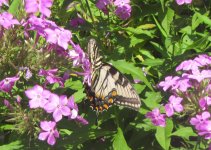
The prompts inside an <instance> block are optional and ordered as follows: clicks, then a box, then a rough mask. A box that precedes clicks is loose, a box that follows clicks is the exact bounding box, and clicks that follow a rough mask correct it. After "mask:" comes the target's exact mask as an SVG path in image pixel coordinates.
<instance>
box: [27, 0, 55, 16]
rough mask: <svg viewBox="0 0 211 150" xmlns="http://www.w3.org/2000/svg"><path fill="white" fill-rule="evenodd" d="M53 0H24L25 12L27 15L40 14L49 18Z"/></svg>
mask: <svg viewBox="0 0 211 150" xmlns="http://www.w3.org/2000/svg"><path fill="white" fill-rule="evenodd" d="M52 4H53V0H25V10H26V12H27V13H36V12H41V13H42V14H43V15H44V16H46V17H50V15H51V11H50V10H49V8H50V7H51V6H52Z"/></svg>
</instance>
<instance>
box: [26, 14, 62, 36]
mask: <svg viewBox="0 0 211 150" xmlns="http://www.w3.org/2000/svg"><path fill="white" fill-rule="evenodd" d="M23 26H24V27H25V30H26V31H28V30H33V31H37V33H38V34H39V35H41V36H42V37H45V36H46V33H45V31H44V30H45V29H46V28H51V29H54V28H58V26H57V25H56V24H55V22H53V21H50V20H47V19H45V18H38V17H36V16H30V18H29V19H28V20H27V22H26V23H24V24H23Z"/></svg>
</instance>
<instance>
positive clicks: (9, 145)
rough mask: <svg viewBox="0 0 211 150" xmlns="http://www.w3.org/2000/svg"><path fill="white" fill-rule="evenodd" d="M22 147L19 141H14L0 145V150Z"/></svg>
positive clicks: (14, 149) (13, 149) (12, 149)
mask: <svg viewBox="0 0 211 150" xmlns="http://www.w3.org/2000/svg"><path fill="white" fill-rule="evenodd" d="M22 148H23V145H22V144H21V142H20V141H14V142H11V143H9V144H5V145H2V146H0V149H1V150H16V149H22Z"/></svg>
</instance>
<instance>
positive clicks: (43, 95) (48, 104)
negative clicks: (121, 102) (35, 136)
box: [25, 85, 88, 145]
mask: <svg viewBox="0 0 211 150" xmlns="http://www.w3.org/2000/svg"><path fill="white" fill-rule="evenodd" d="M25 94H26V96H27V97H28V98H29V107H30V108H31V109H35V108H41V109H43V110H45V111H46V112H47V113H49V114H52V116H53V119H54V121H41V123H40V126H41V128H42V131H43V132H41V133H40V135H39V139H40V140H46V139H47V142H48V144H50V145H54V144H55V137H56V138H58V137H59V132H58V131H57V130H56V129H55V126H56V123H57V122H59V121H61V120H62V117H63V116H66V117H67V118H68V119H70V120H73V119H74V120H76V121H77V122H79V123H82V124H84V125H86V124H88V122H87V121H86V120H85V119H84V118H83V117H81V116H80V115H79V114H78V106H77V104H76V103H75V102H74V98H73V97H70V98H67V96H66V95H61V96H59V95H57V94H55V93H51V92H50V91H49V90H46V89H44V88H43V87H42V86H39V85H35V86H34V87H32V88H30V89H28V90H26V91H25ZM43 124H45V125H46V126H43Z"/></svg>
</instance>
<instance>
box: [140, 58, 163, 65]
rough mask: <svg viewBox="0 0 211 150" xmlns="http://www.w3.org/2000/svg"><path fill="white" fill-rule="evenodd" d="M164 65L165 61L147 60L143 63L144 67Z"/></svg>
mask: <svg viewBox="0 0 211 150" xmlns="http://www.w3.org/2000/svg"><path fill="white" fill-rule="evenodd" d="M163 63H164V60H163V59H145V60H144V62H142V64H143V65H147V66H151V67H153V66H160V65H162V64H163Z"/></svg>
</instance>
